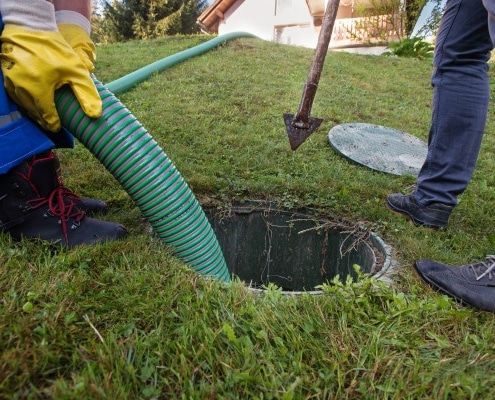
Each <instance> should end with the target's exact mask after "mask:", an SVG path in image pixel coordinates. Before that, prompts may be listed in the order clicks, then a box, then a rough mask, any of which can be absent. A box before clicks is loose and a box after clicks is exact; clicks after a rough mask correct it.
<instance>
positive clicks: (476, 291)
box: [414, 256, 495, 312]
mask: <svg viewBox="0 0 495 400" xmlns="http://www.w3.org/2000/svg"><path fill="white" fill-rule="evenodd" d="M414 268H415V269H416V271H417V272H418V274H419V276H420V277H421V278H422V279H423V280H425V281H426V282H427V283H429V284H430V285H431V286H433V287H434V288H435V289H437V290H439V291H440V292H443V293H445V294H447V295H449V296H451V297H453V298H454V299H455V300H457V301H458V302H460V303H462V304H465V305H469V306H472V307H475V308H479V309H480V310H484V311H491V312H495V256H488V257H487V258H486V261H482V262H478V263H475V264H469V265H462V266H449V265H445V264H440V263H438V262H434V261H429V260H421V261H417V262H416V263H415V264H414Z"/></svg>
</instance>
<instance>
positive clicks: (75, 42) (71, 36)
mask: <svg viewBox="0 0 495 400" xmlns="http://www.w3.org/2000/svg"><path fill="white" fill-rule="evenodd" d="M58 31H59V32H60V33H61V34H62V36H63V37H64V39H65V40H67V43H69V45H70V47H72V49H73V50H74V51H75V52H76V54H77V55H78V56H79V58H80V59H81V61H82V62H83V64H84V66H85V67H86V68H87V70H88V71H89V72H93V71H94V69H95V66H94V62H95V61H96V48H95V45H94V43H93V41H92V40H91V38H90V37H89V35H88V34H87V33H86V31H85V30H84V29H83V28H81V27H80V26H78V25H76V24H58Z"/></svg>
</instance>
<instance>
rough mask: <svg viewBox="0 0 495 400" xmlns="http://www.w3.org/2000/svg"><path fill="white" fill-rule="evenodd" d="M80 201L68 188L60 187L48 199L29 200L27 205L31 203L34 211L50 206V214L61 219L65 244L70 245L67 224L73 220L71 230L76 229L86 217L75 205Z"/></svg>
mask: <svg viewBox="0 0 495 400" xmlns="http://www.w3.org/2000/svg"><path fill="white" fill-rule="evenodd" d="M79 199H80V198H79V196H77V195H76V194H74V193H73V192H71V191H70V190H69V189H67V188H66V187H64V186H58V187H57V188H56V189H54V190H53V191H52V192H51V193H50V195H49V196H48V197H42V198H38V199H33V200H29V201H28V202H27V203H29V204H30V205H31V206H32V207H33V209H37V208H40V207H42V206H44V205H48V210H49V212H50V214H51V215H53V216H54V217H57V218H59V221H60V224H61V225H62V232H63V234H64V237H65V242H66V243H69V236H68V226H67V222H68V221H69V220H70V219H72V224H71V226H70V229H76V228H77V227H78V226H79V225H80V224H81V220H82V219H83V218H84V215H85V214H84V212H83V211H81V210H80V209H79V208H78V207H77V206H76V205H75V203H74V201H77V200H79Z"/></svg>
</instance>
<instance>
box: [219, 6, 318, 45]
mask: <svg viewBox="0 0 495 400" xmlns="http://www.w3.org/2000/svg"><path fill="white" fill-rule="evenodd" d="M276 1H277V0H239V1H238V2H237V3H236V4H235V5H233V6H232V7H231V8H230V9H229V10H228V11H227V12H226V13H225V15H224V19H223V21H221V22H220V25H219V26H218V34H219V35H223V34H225V33H230V32H249V33H252V34H254V35H256V36H258V37H260V38H261V39H264V40H273V39H274V26H275V25H284V24H289V23H290V24H292V23H293V24H299V23H301V24H304V23H305V24H308V23H312V18H311V16H310V14H309V10H308V7H307V5H306V2H305V1H304V0H292V7H290V12H285V13H282V14H280V13H279V15H275V10H276Z"/></svg>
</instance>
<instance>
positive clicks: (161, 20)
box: [93, 0, 207, 43]
mask: <svg viewBox="0 0 495 400" xmlns="http://www.w3.org/2000/svg"><path fill="white" fill-rule="evenodd" d="M206 5H207V3H206V1H205V0H151V1H149V0H124V1H117V0H114V1H112V2H109V1H104V9H103V13H102V15H101V16H95V18H94V21H93V26H94V32H95V34H94V35H93V38H94V41H95V42H98V43H108V42H116V41H125V40H129V39H153V38H156V37H160V36H166V35H176V34H192V33H197V32H199V27H198V26H197V24H196V19H197V17H198V16H199V14H200V13H201V12H202V11H203V10H204V8H205V7H206Z"/></svg>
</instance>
